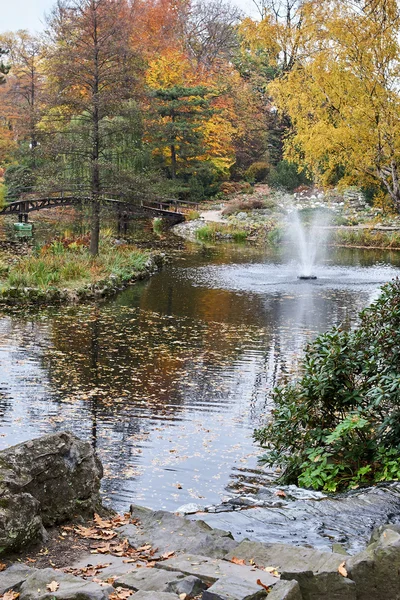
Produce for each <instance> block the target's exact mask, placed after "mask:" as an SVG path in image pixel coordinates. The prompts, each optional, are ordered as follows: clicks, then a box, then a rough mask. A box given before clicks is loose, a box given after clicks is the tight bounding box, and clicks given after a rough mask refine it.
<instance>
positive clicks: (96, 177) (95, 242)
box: [90, 0, 100, 256]
mask: <svg viewBox="0 0 400 600" xmlns="http://www.w3.org/2000/svg"><path fill="white" fill-rule="evenodd" d="M92 11H93V42H94V45H93V64H94V80H93V109H92V135H93V150H92V157H91V163H92V165H91V166H92V189H91V197H92V222H91V231H90V254H91V255H92V256H96V255H97V254H98V253H99V240H100V170H99V158H100V130H99V126H100V111H99V41H98V35H97V34H98V32H97V14H96V4H95V2H94V0H92Z"/></svg>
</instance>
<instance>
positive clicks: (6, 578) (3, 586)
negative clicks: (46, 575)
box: [0, 564, 36, 596]
mask: <svg viewBox="0 0 400 600" xmlns="http://www.w3.org/2000/svg"><path fill="white" fill-rule="evenodd" d="M35 570H36V569H32V568H31V567H27V566H26V565H19V564H15V565H11V567H8V569H6V570H5V571H2V572H1V573H0V596H2V595H3V594H4V593H5V592H8V590H14V591H18V590H19V588H20V586H21V585H22V584H23V583H24V581H25V579H27V578H28V577H29V575H32V573H33V572H34V571H35Z"/></svg>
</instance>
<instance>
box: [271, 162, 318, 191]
mask: <svg viewBox="0 0 400 600" xmlns="http://www.w3.org/2000/svg"><path fill="white" fill-rule="evenodd" d="M268 183H269V184H270V185H271V186H272V187H283V188H285V189H286V190H288V191H289V192H292V191H293V190H294V189H296V188H297V187H299V186H300V185H308V184H310V183H311V181H310V180H309V179H308V177H307V175H306V174H305V173H304V172H303V171H302V172H300V173H299V171H298V166H297V165H296V164H295V163H291V162H288V161H287V160H282V161H281V162H279V163H278V164H277V165H276V167H275V168H274V169H272V170H271V172H270V174H269V177H268Z"/></svg>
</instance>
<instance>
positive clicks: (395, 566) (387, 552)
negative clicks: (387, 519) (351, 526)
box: [345, 526, 400, 600]
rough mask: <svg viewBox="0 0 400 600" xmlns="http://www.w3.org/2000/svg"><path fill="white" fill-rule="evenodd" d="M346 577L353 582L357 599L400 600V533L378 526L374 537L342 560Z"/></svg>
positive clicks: (390, 527) (390, 528)
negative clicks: (363, 546) (362, 547)
mask: <svg viewBox="0 0 400 600" xmlns="http://www.w3.org/2000/svg"><path fill="white" fill-rule="evenodd" d="M345 567H346V569H347V572H348V576H349V577H351V579H353V580H354V581H355V583H356V587H357V594H358V596H357V598H362V599H364V598H368V600H400V533H399V531H396V530H395V529H394V528H393V527H392V526H389V527H386V528H383V529H381V533H380V536H379V538H378V540H377V541H376V542H374V543H372V544H370V545H369V546H368V547H367V548H366V550H364V552H360V553H359V554H356V555H355V556H352V557H350V558H348V559H347V560H346V563H345Z"/></svg>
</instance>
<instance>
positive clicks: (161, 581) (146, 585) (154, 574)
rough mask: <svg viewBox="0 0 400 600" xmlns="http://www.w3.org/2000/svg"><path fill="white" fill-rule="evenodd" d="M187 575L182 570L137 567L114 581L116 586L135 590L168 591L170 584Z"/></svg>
mask: <svg viewBox="0 0 400 600" xmlns="http://www.w3.org/2000/svg"><path fill="white" fill-rule="evenodd" d="M184 577H185V575H184V574H183V573H181V572H180V571H164V570H161V569H146V568H142V569H137V570H136V571H134V572H133V573H127V574H126V575H123V576H122V577H118V579H116V580H115V581H114V583H113V585H114V587H119V586H120V587H125V588H128V589H130V590H134V591H135V592H137V591H139V590H143V591H145V592H148V591H152V592H167V591H169V590H168V589H167V587H168V584H170V583H172V582H175V581H178V580H179V579H183V578H184Z"/></svg>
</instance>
